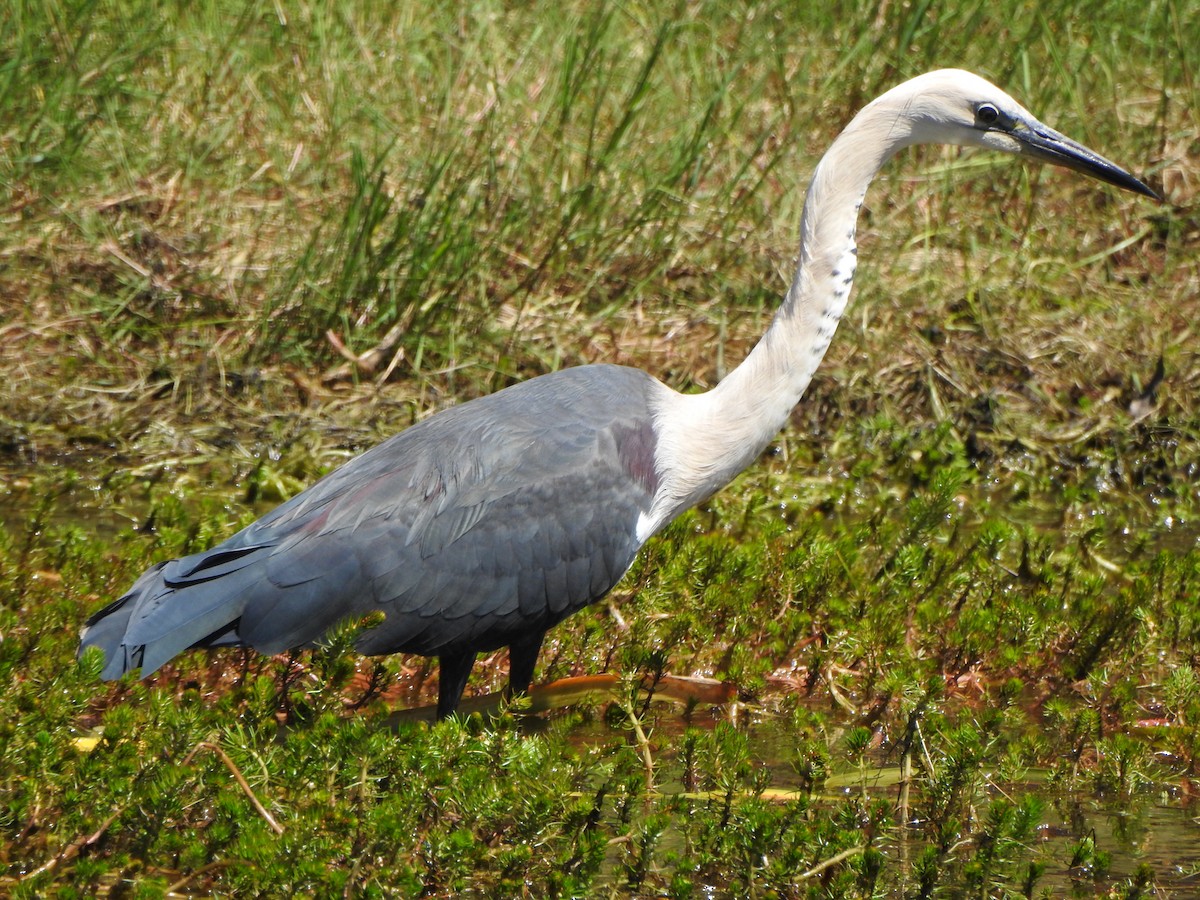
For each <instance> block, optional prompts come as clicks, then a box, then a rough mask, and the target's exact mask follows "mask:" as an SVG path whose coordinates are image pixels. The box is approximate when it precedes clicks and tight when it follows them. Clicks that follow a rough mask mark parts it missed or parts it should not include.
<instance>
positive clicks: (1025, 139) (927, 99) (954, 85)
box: [872, 69, 1161, 199]
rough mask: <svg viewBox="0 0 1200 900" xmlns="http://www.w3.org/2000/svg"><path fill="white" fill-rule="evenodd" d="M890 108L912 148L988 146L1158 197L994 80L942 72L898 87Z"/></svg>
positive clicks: (888, 100) (886, 98) (887, 99)
mask: <svg viewBox="0 0 1200 900" xmlns="http://www.w3.org/2000/svg"><path fill="white" fill-rule="evenodd" d="M875 104H887V105H888V106H890V107H892V108H894V109H895V110H896V113H897V118H896V124H897V125H901V123H902V124H903V127H904V128H905V129H906V131H907V134H906V140H905V141H904V143H909V144H927V143H930V144H933V143H938V144H959V145H962V146H976V147H987V148H988V149H991V150H999V151H1001V152H1002V153H1012V154H1015V155H1018V156H1024V157H1027V158H1029V159H1036V160H1039V161H1041V162H1048V163H1052V164H1054V165H1056V166H1064V167H1066V168H1068V169H1074V170H1076V171H1078V172H1082V173H1083V174H1085V175H1090V176H1091V177H1092V178H1097V179H1099V180H1100V181H1105V182H1108V183H1109V184H1112V185H1116V186H1117V187H1120V188H1124V189H1126V190H1129V191H1133V192H1135V193H1138V194H1144V195H1145V196H1147V197H1154V198H1156V199H1161V198H1159V197H1158V194H1156V193H1155V192H1154V191H1153V190H1151V189H1150V188H1149V187H1147V186H1146V185H1145V184H1143V183H1142V182H1141V181H1139V180H1138V179H1137V178H1135V177H1133V176H1132V175H1131V174H1129V173H1128V172H1126V171H1125V170H1124V169H1122V168H1121V167H1120V166H1118V165H1116V164H1115V163H1113V162H1111V161H1109V160H1107V159H1105V158H1104V157H1103V156H1101V155H1100V154H1099V153H1096V152H1095V151H1093V150H1089V149H1088V148H1087V147H1085V146H1083V145H1082V144H1080V143H1078V142H1076V141H1073V140H1071V139H1070V138H1069V137H1067V136H1066V135H1064V134H1060V133H1059V132H1057V131H1055V130H1054V129H1053V128H1050V127H1049V126H1047V125H1043V124H1042V123H1041V122H1040V121H1038V119H1037V118H1036V117H1035V116H1034V115H1033V114H1032V113H1031V112H1029V110H1027V109H1025V107H1023V106H1022V105H1021V104H1020V103H1018V102H1017V101H1016V100H1014V99H1013V98H1012V97H1010V96H1009V95H1008V94H1006V93H1005V92H1004V91H1002V90H1001V89H1000V88H998V87H996V86H995V85H994V84H992V83H991V82H989V81H987V80H985V79H983V78H980V77H979V76H978V75H974V74H972V73H971V72H965V71H963V70H961V69H940V70H938V71H936V72H928V73H926V74H925V75H919V76H917V77H916V78H913V79H911V80H909V81H906V82H904V83H903V84H901V85H899V86H897V87H895V88H893V89H892V90H890V91H888V92H887V93H886V94H884V95H883V96H881V97H880V98H879V99H877V100H876V101H875V102H874V103H873V104H872V105H875Z"/></svg>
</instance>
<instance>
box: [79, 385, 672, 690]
mask: <svg viewBox="0 0 1200 900" xmlns="http://www.w3.org/2000/svg"><path fill="white" fill-rule="evenodd" d="M656 389H658V385H657V382H655V381H654V380H653V379H652V378H650V377H649V376H648V375H645V374H644V373H641V372H638V371H636V370H632V369H624V368H620V367H616V366H586V367H581V368H577V369H566V370H563V371H561V372H557V373H554V374H552V375H547V376H543V377H541V378H535V379H533V380H531V381H528V382H525V383H523V384H519V385H515V386H513V387H510V388H507V389H505V390H503V391H500V392H498V393H496V394H493V395H491V396H489V397H483V398H480V399H479V400H474V401H471V402H470V403H465V404H462V405H461V406H458V407H454V408H452V409H449V410H446V411H445V412H442V413H439V414H438V415H436V416H433V417H431V418H429V419H427V420H425V421H424V422H421V423H419V424H418V425H415V426H413V427H412V428H409V429H408V430H406V431H404V432H401V433H400V434H398V435H396V436H395V437H393V438H391V439H390V440H388V441H385V442H384V443H382V444H380V445H379V446H377V447H375V448H373V449H372V450H370V451H368V452H366V453H364V454H363V455H362V456H360V457H357V458H356V459H354V460H352V461H351V462H349V463H347V464H346V465H345V466H343V467H342V468H341V469H338V470H337V471H335V472H333V473H331V474H330V475H328V476H327V477H326V478H324V479H323V480H321V481H320V482H318V483H317V484H315V485H313V486H312V487H311V488H309V489H308V490H307V491H305V492H303V493H301V494H299V495H297V496H296V497H294V498H292V499H291V500H290V501H288V502H287V503H285V504H283V505H282V506H280V507H278V508H276V509H275V510H273V511H272V512H271V513H268V514H267V515H266V516H264V517H263V518H261V519H259V520H258V521H257V522H255V523H254V524H252V525H250V526H249V527H247V528H246V529H244V530H243V531H241V532H239V533H238V534H236V535H234V536H233V537H232V538H230V539H229V540H228V541H226V542H225V543H223V544H221V545H219V546H217V547H215V548H213V549H212V550H209V551H207V552H205V553H201V554H196V555H194V556H189V557H185V558H184V559H179V560H173V561H171V562H168V563H165V564H161V565H159V566H157V567H155V568H154V569H151V570H150V571H148V572H147V573H146V574H144V575H143V576H142V578H141V579H139V580H138V582H137V583H136V584H135V585H134V586H133V588H132V589H131V590H130V591H129V593H127V594H126V595H125V596H123V597H122V598H120V599H119V600H117V601H116V602H115V603H113V604H112V605H111V606H109V607H106V608H105V609H103V610H101V611H100V612H99V613H97V614H96V615H95V616H93V617H92V619H90V620H89V622H88V627H87V628H86V629H85V632H84V636H83V646H89V645H92V644H95V645H98V646H101V647H102V648H103V649H104V650H105V652H106V654H107V659H108V662H107V665H106V667H105V670H104V675H105V677H119V676H120V675H121V674H122V673H123V672H124V671H127V670H128V669H129V668H133V667H135V666H138V665H140V666H141V667H142V670H143V673H144V674H149V673H150V672H152V671H154V669H156V668H158V666H160V665H162V664H163V663H164V662H166V661H167V660H168V659H170V658H171V657H172V656H174V655H175V654H176V653H179V652H180V651H182V650H184V649H186V648H188V647H191V646H197V645H200V646H214V645H220V644H246V645H250V646H253V647H255V648H257V649H259V650H261V651H263V652H266V653H274V652H279V651H281V650H284V649H287V648H290V647H297V646H303V645H306V644H311V643H313V642H315V641H317V640H319V639H320V638H321V636H322V635H324V634H325V633H326V632H327V631H328V630H329V629H330V628H331V627H332V626H334V625H336V624H337V623H338V622H340V621H342V620H344V619H347V618H354V617H360V616H362V615H365V614H367V613H371V612H376V611H378V612H382V613H383V614H384V620H383V622H382V623H381V624H379V625H378V626H376V627H374V628H372V629H371V630H369V631H367V632H365V633H364V634H363V635H362V636H361V638H360V641H359V648H360V649H361V650H362V651H363V652H365V653H391V652H396V651H400V650H404V651H409V652H417V653H424V654H430V655H433V654H440V653H442V652H443V651H446V650H448V649H449V650H453V649H472V650H486V649H491V648H494V647H499V646H503V645H505V644H507V643H510V642H511V641H512V640H514V639H516V638H518V637H520V636H522V635H528V634H529V633H531V632H532V631H533V630H534V629H538V630H541V631H544V630H545V629H547V628H549V627H550V626H552V625H554V624H555V623H557V622H559V621H561V620H562V619H563V618H565V617H566V616H567V615H569V614H570V613H571V612H574V611H575V610H577V609H579V608H581V607H583V606H585V605H586V604H588V603H591V602H593V601H594V600H597V599H599V598H600V597H602V596H603V595H604V594H605V593H606V592H607V591H608V590H609V589H610V588H611V587H612V585H613V584H615V583H616V581H617V580H618V579H619V578H620V577H621V576H622V575H623V574H624V572H625V570H626V569H627V568H628V566H629V564H630V563H631V562H632V561H633V558H634V555H635V554H636V553H637V550H638V548H639V542H638V540H637V537H636V524H637V520H638V517H639V516H640V515H641V514H642V513H644V512H647V511H648V510H649V508H650V504H651V501H652V498H653V495H654V491H655V488H656V486H657V475H656V472H655V469H654V451H655V443H654V431H653V425H652V421H651V414H650V397H651V392H652V391H654V390H656Z"/></svg>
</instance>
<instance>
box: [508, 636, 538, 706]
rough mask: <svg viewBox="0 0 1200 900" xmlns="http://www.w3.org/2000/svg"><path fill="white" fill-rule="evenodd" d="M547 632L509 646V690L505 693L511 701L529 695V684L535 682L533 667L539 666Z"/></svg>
mask: <svg viewBox="0 0 1200 900" xmlns="http://www.w3.org/2000/svg"><path fill="white" fill-rule="evenodd" d="M545 637H546V632H544V631H538V632H535V633H533V634H531V635H529V637H527V638H525V639H524V640H520V641H513V642H512V643H511V644H509V645H508V689H507V690H506V691H505V692H504V695H505V697H506V698H507V699H509V700H511V699H512V698H513V697H516V696H517V695H518V694H527V693H529V683H530V682H531V681H533V667H534V666H536V665H537V658H538V654H539V653H541V651H542V641H543V640H544V639H545Z"/></svg>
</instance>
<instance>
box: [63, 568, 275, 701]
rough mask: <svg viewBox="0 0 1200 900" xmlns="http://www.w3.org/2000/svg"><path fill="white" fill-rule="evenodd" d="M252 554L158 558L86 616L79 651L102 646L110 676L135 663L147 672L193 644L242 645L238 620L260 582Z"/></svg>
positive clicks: (105, 671)
mask: <svg viewBox="0 0 1200 900" xmlns="http://www.w3.org/2000/svg"><path fill="white" fill-rule="evenodd" d="M256 549H261V548H256ZM235 558H236V560H237V561H240V562H241V566H240V567H235V564H234V559H235ZM252 559H253V556H252V555H249V556H248V555H247V554H246V553H239V554H237V556H236V557H233V556H231V555H230V554H228V553H222V554H221V555H220V556H219V557H218V559H216V560H215V561H214V563H213V564H212V565H210V566H205V565H204V561H203V559H199V558H197V557H187V558H185V559H181V560H171V561H169V562H166V563H160V564H159V565H157V566H155V567H154V568H152V569H150V570H149V571H147V572H146V573H145V574H143V575H142V577H141V578H139V579H138V580H137V582H136V583H135V584H134V585H133V587H132V588H130V589H129V592H128V593H126V594H125V595H123V596H122V597H120V598H119V599H117V600H116V601H114V602H113V603H110V604H109V605H108V606H106V607H104V608H103V609H101V610H100V611H99V612H97V613H95V614H93V615H92V616H91V617H90V618H89V619H88V620H87V623H86V625H85V626H84V628H83V631H82V632H81V633H80V643H79V652H80V654H82V653H83V651H84V650H86V649H87V648H88V647H99V648H100V649H101V650H103V651H104V659H105V663H104V669H103V670H102V671H101V673H100V674H101V677H102V678H104V679H106V680H114V679H117V678H120V677H121V676H122V675H124V674H125V673H126V672H129V671H131V670H133V669H136V668H140V669H141V670H142V672H141V674H142V676H143V677H145V676H146V675H149V674H151V673H152V672H154V671H155V670H157V669H158V668H159V667H160V666H162V665H163V664H164V663H166V662H167V661H168V660H170V659H171V658H172V657H174V656H176V655H177V654H179V653H182V652H183V651H184V650H187V649H189V648H192V647H208V646H215V645H222V646H229V645H238V644H241V643H242V640H241V638H240V636H239V635H238V633H237V632H238V629H237V626H238V622H239V620H240V619H241V616H242V611H243V610H244V609H245V606H246V604H247V603H248V602H249V601H250V600H251V599H252V596H253V594H254V593H255V592H256V589H257V588H258V587H259V585H258V579H257V578H256V577H255V576H254V575H253V568H252V567H251V568H250V570H249V571H247V570H246V567H247V566H248V565H249V562H250V560H252ZM193 574H194V576H195V578H194V580H189V576H191V575H193Z"/></svg>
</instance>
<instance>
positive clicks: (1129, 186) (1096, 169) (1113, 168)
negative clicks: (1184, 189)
mask: <svg viewBox="0 0 1200 900" xmlns="http://www.w3.org/2000/svg"><path fill="white" fill-rule="evenodd" d="M1009 134H1010V135H1012V136H1013V137H1014V138H1016V139H1017V141H1019V142H1020V144H1021V150H1022V152H1023V153H1024V154H1025V155H1026V156H1031V157H1033V158H1034V159H1040V160H1042V161H1043V162H1048V163H1053V164H1054V165H1056V166H1065V167H1066V168H1068V169H1074V170H1075V171H1076V172H1082V173H1083V174H1084V175H1090V176H1091V177H1092V178H1098V179H1099V180H1100V181H1106V182H1108V183H1109V184H1113V185H1116V186H1117V187H1119V188H1124V189H1125V190H1127V191H1133V192H1134V193H1135V194H1143V195H1144V196H1146V197H1153V198H1154V199H1155V200H1162V197H1160V196H1159V195H1158V194H1157V193H1156V192H1155V191H1153V190H1151V189H1150V188H1148V187H1146V185H1144V184H1143V183H1142V182H1141V181H1139V180H1138V179H1136V178H1134V177H1133V176H1132V175H1130V174H1129V173H1128V172H1126V171H1125V170H1124V169H1122V168H1121V167H1120V166H1118V165H1117V164H1116V163H1113V162H1110V161H1108V160H1107V159H1105V158H1104V157H1103V156H1101V155H1100V154H1099V153H1096V152H1095V151H1094V150H1089V149H1088V148H1087V147H1085V146H1083V144H1080V143H1076V142H1075V141H1073V140H1071V139H1070V138H1069V137H1067V136H1066V135H1065V134H1059V133H1058V132H1057V131H1055V130H1054V129H1053V128H1047V127H1046V126H1045V125H1043V124H1042V123H1040V122H1038V123H1036V124H1034V125H1033V126H1030V127H1022V126H1018V127H1016V128H1014V129H1012V130H1011V131H1010V132H1009Z"/></svg>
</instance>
